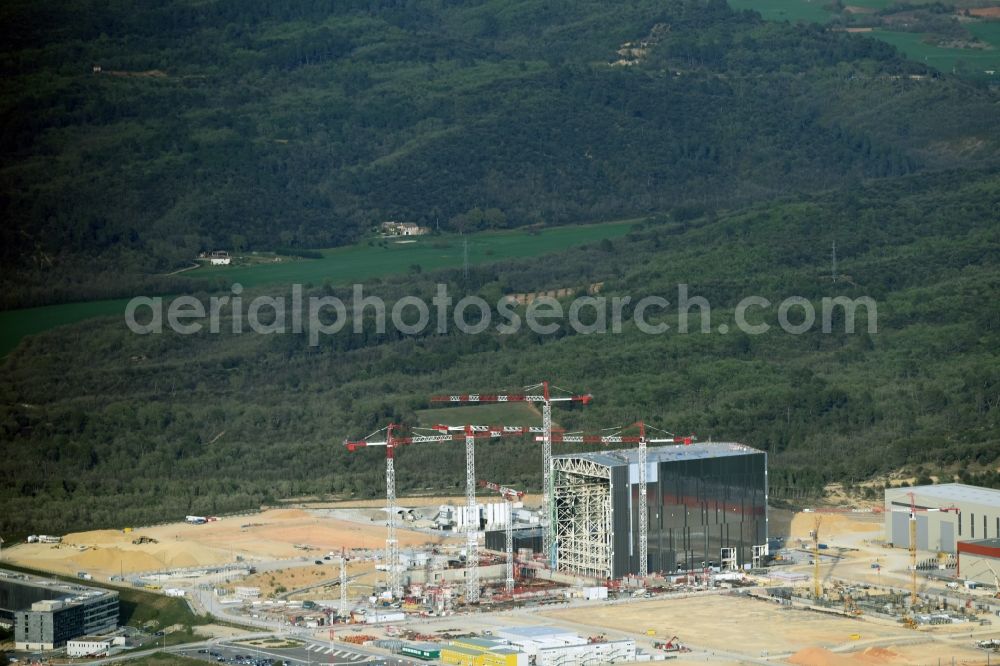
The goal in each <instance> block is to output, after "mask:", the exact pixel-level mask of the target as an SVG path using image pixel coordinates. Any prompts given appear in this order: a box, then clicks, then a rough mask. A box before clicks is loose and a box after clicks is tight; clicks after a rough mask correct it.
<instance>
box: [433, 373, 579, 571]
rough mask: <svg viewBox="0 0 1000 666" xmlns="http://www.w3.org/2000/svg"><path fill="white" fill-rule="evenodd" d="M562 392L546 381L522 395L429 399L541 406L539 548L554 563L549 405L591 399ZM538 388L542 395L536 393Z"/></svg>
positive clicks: (460, 402) (455, 402)
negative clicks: (541, 527)
mask: <svg viewBox="0 0 1000 666" xmlns="http://www.w3.org/2000/svg"><path fill="white" fill-rule="evenodd" d="M552 388H556V389H557V390H559V391H561V392H562V394H560V395H552V393H551V392H550V390H549V382H542V383H540V384H535V385H533V386H528V387H526V389H525V391H526V392H525V393H518V394H515V393H501V394H480V393H465V394H452V395H440V396H434V397H433V398H431V402H444V403H449V404H461V405H478V404H483V403H501V402H530V403H534V404H541V405H542V428H543V434H542V458H543V460H542V464H543V468H542V504H543V505H544V512H545V516H546V519H547V524H546V525H545V529H544V530H543V532H542V535H543V538H542V542H543V543H542V548H543V549H544V552H545V553H546V555H547V556H548V557H549V558H550V560H552V561H553V562H554V560H555V550H554V548H553V544H554V543H555V532H554V530H555V521H554V515H553V505H552V478H551V475H552V403H554V402H569V403H576V404H580V405H589V404H590V402H591V401H592V400H593V396H592V395H590V394H589V393H588V394H581V395H575V394H573V393H572V392H570V391H566V390H564V389H560V388H559V387H552ZM539 389H540V390H541V392H540V393H539V392H538V391H539Z"/></svg>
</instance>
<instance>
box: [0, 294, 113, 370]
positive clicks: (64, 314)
mask: <svg viewBox="0 0 1000 666" xmlns="http://www.w3.org/2000/svg"><path fill="white" fill-rule="evenodd" d="M126 303H128V299H127V298H121V299H115V300H108V301H86V302H83V303H63V304H60V305H46V306H43V307H40V308H23V309H21V310H6V311H4V312H0V356H3V355H5V354H7V352H9V351H10V350H11V349H13V348H14V347H16V346H17V343H18V342H20V341H21V338H23V337H25V336H26V335H34V334H36V333H41V332H42V331H47V330H49V329H50V328H55V327H56V326H64V325H66V324H73V323H76V322H78V321H83V320H84V319H93V318H94V317H110V316H121V314H122V312H124V310H125V304H126Z"/></svg>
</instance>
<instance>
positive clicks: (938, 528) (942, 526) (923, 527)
mask: <svg viewBox="0 0 1000 666" xmlns="http://www.w3.org/2000/svg"><path fill="white" fill-rule="evenodd" d="M910 493H912V494H913V503H914V505H915V506H916V508H917V511H916V514H915V515H916V523H917V525H916V527H917V549H918V550H931V551H937V552H944V553H955V552H957V545H958V543H959V542H961V541H976V540H982V539H989V538H1000V490H994V489H992V488H980V487H978V486H970V485H966V484H964V483H942V484H937V485H931V486H914V487H912V488H906V487H904V488H886V489H885V500H884V503H885V539H886V541H888V542H890V543H892V544H893V545H894V546H897V547H899V548H909V545H910V526H909V521H910ZM991 584H992V583H991Z"/></svg>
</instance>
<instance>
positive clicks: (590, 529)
mask: <svg viewBox="0 0 1000 666" xmlns="http://www.w3.org/2000/svg"><path fill="white" fill-rule="evenodd" d="M553 472H554V475H555V476H554V479H555V482H554V490H555V502H556V520H557V529H556V538H557V544H556V552H557V566H558V568H559V569H560V570H564V571H569V572H575V573H580V574H584V575H589V576H594V577H600V576H601V575H604V576H607V577H611V578H621V577H623V576H626V575H630V574H636V573H638V572H639V560H638V558H639V551H640V548H639V527H638V526H639V516H638V512H639V507H640V506H641V503H640V501H639V494H638V493H639V485H638V456H637V452H636V451H633V450H621V451H609V452H602V453H581V454H566V455H562V456H554V457H553ZM646 476H647V507H648V511H649V515H648V542H647V546H648V571H650V572H663V573H670V572H675V571H677V570H678V569H684V570H694V569H700V568H701V567H703V566H709V565H718V564H719V563H720V561H721V554H722V549H723V548H732V549H734V552H733V555H734V556H735V558H736V563H737V565H738V566H742V565H743V564H749V563H750V562H751V561H752V559H753V551H754V547H755V546H757V547H765V548H766V544H767V454H766V453H764V452H763V451H758V450H756V449H752V448H750V447H748V446H744V445H742V444H732V443H718V444H711V443H709V444H696V445H692V446H667V447H658V448H651V449H649V451H648V454H647V474H646ZM560 534H561V535H562V537H561V538H560ZM605 539H606V541H607V545H606V547H605V544H604V540H605ZM605 562H606V564H605Z"/></svg>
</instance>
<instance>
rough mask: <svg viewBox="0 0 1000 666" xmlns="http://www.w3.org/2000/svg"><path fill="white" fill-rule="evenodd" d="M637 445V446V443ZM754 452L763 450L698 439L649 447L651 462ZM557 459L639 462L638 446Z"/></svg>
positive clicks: (612, 464) (608, 463)
mask: <svg viewBox="0 0 1000 666" xmlns="http://www.w3.org/2000/svg"><path fill="white" fill-rule="evenodd" d="M633 446H635V445H633ZM753 453H763V452H762V451H760V450H759V449H755V448H753V447H750V446H747V445H746V444H740V443H738V442H697V443H695V444H690V445H687V446H685V445H684V444H675V445H673V446H653V447H649V448H648V449H646V460H647V462H651V463H652V462H669V461H673V460H700V459H704V458H724V457H727V456H743V455H748V454H753ZM552 457H553V458H582V459H584V460H589V461H591V462H594V463H597V464H598V465H604V466H605V467H617V466H618V465H624V464H626V463H638V462H639V450H638V449H637V448H629V449H621V450H617V451H595V452H589V451H587V452H583V453H561V454H559V455H555V456H552Z"/></svg>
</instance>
